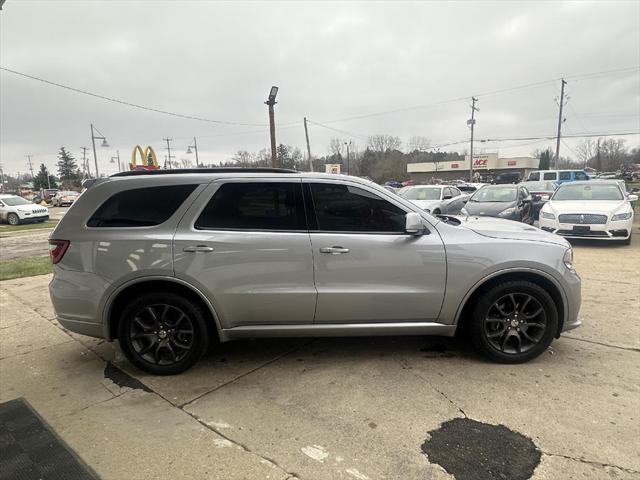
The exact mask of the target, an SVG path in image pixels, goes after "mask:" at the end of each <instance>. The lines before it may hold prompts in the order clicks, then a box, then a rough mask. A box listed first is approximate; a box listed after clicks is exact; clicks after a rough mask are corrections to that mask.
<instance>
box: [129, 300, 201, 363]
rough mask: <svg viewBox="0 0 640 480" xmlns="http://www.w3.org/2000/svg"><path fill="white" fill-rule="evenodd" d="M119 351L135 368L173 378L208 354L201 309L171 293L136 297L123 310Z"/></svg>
mask: <svg viewBox="0 0 640 480" xmlns="http://www.w3.org/2000/svg"><path fill="white" fill-rule="evenodd" d="M118 340H119V342H120V348H121V349H122V352H123V353H124V354H125V356H126V357H127V359H128V360H129V361H130V362H131V363H133V364H134V365H135V366H136V367H138V368H141V369H142V370H145V371H147V372H150V373H153V374H155V375H174V374H177V373H181V372H183V371H185V370H187V369H188V368H190V367H191V366H193V364H195V363H196V362H197V361H198V360H199V359H200V357H202V355H203V354H204V353H205V352H206V351H207V348H208V346H209V335H208V331H207V324H206V321H205V317H204V314H203V312H202V311H201V309H200V308H199V307H198V306H197V305H194V304H193V303H192V302H191V301H189V300H188V299H186V298H184V297H182V296H179V295H176V294H175V293H170V292H156V293H148V294H144V295H141V296H139V297H136V298H135V299H134V300H133V301H132V302H131V303H130V304H129V305H127V307H126V308H125V309H124V310H123V311H122V315H121V316H120V322H119V324H118Z"/></svg>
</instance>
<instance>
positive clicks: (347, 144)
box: [344, 140, 351, 175]
mask: <svg viewBox="0 0 640 480" xmlns="http://www.w3.org/2000/svg"><path fill="white" fill-rule="evenodd" d="M344 144H345V145H346V146H347V175H349V170H350V169H349V147H350V146H351V140H349V143H347V142H344Z"/></svg>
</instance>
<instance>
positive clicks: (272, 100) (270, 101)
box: [264, 86, 278, 168]
mask: <svg viewBox="0 0 640 480" xmlns="http://www.w3.org/2000/svg"><path fill="white" fill-rule="evenodd" d="M277 94H278V87H276V86H273V87H271V90H269V97H268V98H267V101H266V102H264V103H265V105H268V106H269V136H270V137H271V166H272V167H273V168H276V167H277V166H278V157H277V156H276V121H275V113H274V111H273V106H274V105H275V104H276V103H278V102H276V95H277Z"/></svg>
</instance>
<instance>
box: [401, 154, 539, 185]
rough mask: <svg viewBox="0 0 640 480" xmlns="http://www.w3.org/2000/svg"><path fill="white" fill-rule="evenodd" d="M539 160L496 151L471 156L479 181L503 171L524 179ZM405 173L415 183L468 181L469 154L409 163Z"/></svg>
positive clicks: (536, 168)
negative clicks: (443, 160) (501, 156)
mask: <svg viewBox="0 0 640 480" xmlns="http://www.w3.org/2000/svg"><path fill="white" fill-rule="evenodd" d="M539 162H540V161H539V159H537V158H533V157H510V158H498V154H497V153H480V154H478V155H474V156H473V172H474V176H475V177H476V179H477V178H478V177H481V181H490V180H491V178H493V177H495V176H497V175H499V174H504V173H517V174H518V175H519V176H520V178H521V179H526V178H527V176H528V175H529V172H532V171H534V170H538V165H539ZM407 173H408V174H409V177H410V178H411V180H414V181H415V182H416V183H429V182H430V181H431V180H432V179H440V180H467V181H468V180H469V155H467V156H466V157H465V159H464V161H460V160H458V161H449V162H424V163H409V164H408V165H407Z"/></svg>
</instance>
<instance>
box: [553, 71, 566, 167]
mask: <svg viewBox="0 0 640 480" xmlns="http://www.w3.org/2000/svg"><path fill="white" fill-rule="evenodd" d="M566 84H567V82H566V81H565V80H564V78H563V79H562V83H561V87H560V102H559V103H558V105H559V106H560V109H559V111H558V136H557V137H556V158H555V164H554V168H558V162H559V160H560V135H561V133H562V107H563V106H564V86H565V85H566Z"/></svg>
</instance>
